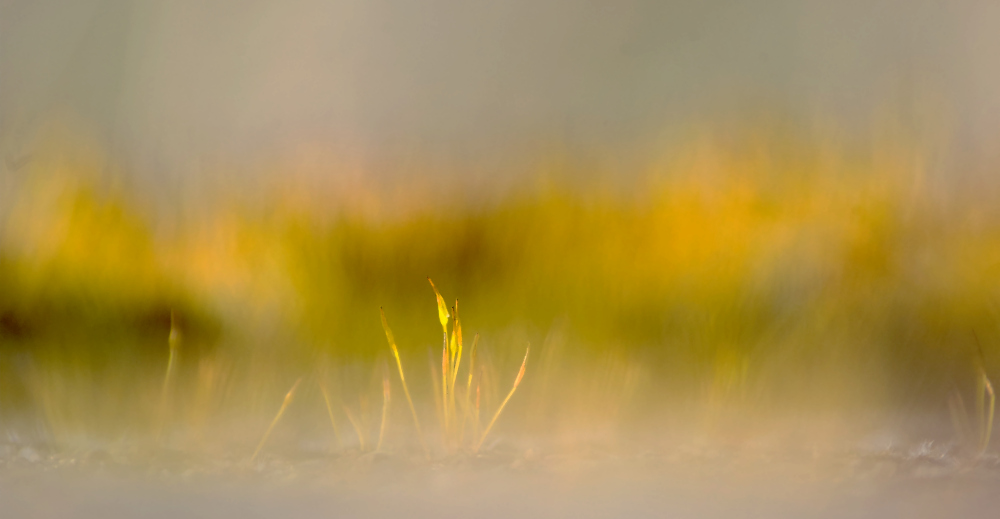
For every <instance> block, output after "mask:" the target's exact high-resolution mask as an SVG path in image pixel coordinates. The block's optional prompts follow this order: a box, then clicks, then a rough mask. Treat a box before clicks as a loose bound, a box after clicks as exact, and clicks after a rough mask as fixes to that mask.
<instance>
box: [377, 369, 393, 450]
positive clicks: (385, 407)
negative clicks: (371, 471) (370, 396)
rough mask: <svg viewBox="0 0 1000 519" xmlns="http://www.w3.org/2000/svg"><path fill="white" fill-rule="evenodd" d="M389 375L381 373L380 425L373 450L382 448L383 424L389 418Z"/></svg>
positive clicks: (383, 437)
mask: <svg viewBox="0 0 1000 519" xmlns="http://www.w3.org/2000/svg"><path fill="white" fill-rule="evenodd" d="M389 398H390V392H389V375H388V374H387V373H382V425H380V426H379V428H378V444H377V445H375V452H379V451H381V450H382V441H383V440H384V439H385V425H386V422H387V421H388V420H389Z"/></svg>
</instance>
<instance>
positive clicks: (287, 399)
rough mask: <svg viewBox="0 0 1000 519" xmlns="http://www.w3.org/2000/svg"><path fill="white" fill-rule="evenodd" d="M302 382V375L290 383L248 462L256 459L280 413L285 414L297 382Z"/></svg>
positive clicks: (297, 384) (279, 417) (297, 385)
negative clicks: (276, 411)
mask: <svg viewBox="0 0 1000 519" xmlns="http://www.w3.org/2000/svg"><path fill="white" fill-rule="evenodd" d="M301 382H302V377H299V378H298V380H296V381H295V383H294V384H292V388H291V389H289V390H288V393H285V400H284V402H282V403H281V408H279V409H278V414H276V415H274V419H273V420H271V425H269V426H267V430H266V431H264V436H263V437H262V438H261V439H260V443H258V444H257V448H256V449H254V451H253V456H250V463H253V462H254V460H256V459H257V455H258V454H260V450H261V449H263V448H264V444H265V443H267V438H268V437H269V436H271V431H273V430H274V426H275V425H278V420H281V415H283V414H285V410H286V409H288V405H289V404H291V403H292V399H294V398H295V390H296V389H298V387H299V384H300V383H301Z"/></svg>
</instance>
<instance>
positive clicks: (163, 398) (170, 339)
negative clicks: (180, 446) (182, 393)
mask: <svg viewBox="0 0 1000 519" xmlns="http://www.w3.org/2000/svg"><path fill="white" fill-rule="evenodd" d="M180 341H181V334H180V330H178V328H177V321H176V319H175V318H174V313H173V312H170V334H169V335H167V346H168V348H169V349H170V352H169V354H168V357H167V372H166V373H165V374H164V375H163V387H162V388H160V407H159V410H158V411H157V418H156V439H157V441H158V440H159V439H160V436H161V435H162V434H163V428H164V427H165V426H166V421H167V407H168V405H169V404H170V386H171V384H172V382H173V379H174V371H175V370H176V365H177V354H178V351H177V350H178V349H179V348H180Z"/></svg>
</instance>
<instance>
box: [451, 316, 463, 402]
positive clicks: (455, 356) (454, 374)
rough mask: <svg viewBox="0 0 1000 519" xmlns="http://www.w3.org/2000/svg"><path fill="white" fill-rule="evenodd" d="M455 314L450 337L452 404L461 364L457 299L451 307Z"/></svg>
mask: <svg viewBox="0 0 1000 519" xmlns="http://www.w3.org/2000/svg"><path fill="white" fill-rule="evenodd" d="M452 310H453V311H454V313H455V325H454V326H453V327H452V329H451V332H452V337H453V341H454V344H453V345H452V349H453V350H454V351H452V359H451V361H452V362H451V363H452V369H451V387H452V401H453V404H454V398H455V394H454V389H455V382H456V381H457V379H458V366H459V365H460V364H461V363H462V321H461V319H459V318H458V299H456V300H455V306H454V307H452Z"/></svg>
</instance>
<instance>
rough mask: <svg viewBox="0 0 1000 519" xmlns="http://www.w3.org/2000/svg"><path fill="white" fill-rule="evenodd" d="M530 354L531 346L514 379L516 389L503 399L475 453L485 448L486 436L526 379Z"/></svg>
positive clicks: (477, 444) (511, 390)
mask: <svg viewBox="0 0 1000 519" xmlns="http://www.w3.org/2000/svg"><path fill="white" fill-rule="evenodd" d="M530 352H531V347H530V346H529V347H528V349H527V350H525V352H524V360H523V361H521V369H520V370H519V371H518V372H517V378H515V379H514V387H512V388H510V393H507V398H504V399H503V403H501V404H500V407H499V408H498V409H497V412H496V414H494V415H493V419H492V420H490V423H489V425H487V426H486V429H485V430H484V431H483V435H482V436H480V437H479V442H478V443H476V448H475V449H474V450H475V451H479V448H480V447H482V446H483V442H484V441H486V436H488V435H489V434H490V430H491V429H493V425H494V424H496V423H497V418H500V413H502V412H503V408H504V407H505V406H506V405H507V402H509V401H510V397H512V396H514V391H517V386H518V385H519V384H520V383H521V379H523V378H524V368H525V366H526V365H527V364H528V353H530ZM477 399H478V398H477Z"/></svg>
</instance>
